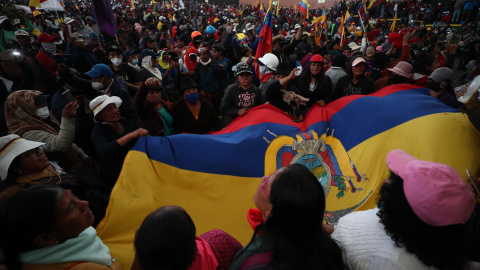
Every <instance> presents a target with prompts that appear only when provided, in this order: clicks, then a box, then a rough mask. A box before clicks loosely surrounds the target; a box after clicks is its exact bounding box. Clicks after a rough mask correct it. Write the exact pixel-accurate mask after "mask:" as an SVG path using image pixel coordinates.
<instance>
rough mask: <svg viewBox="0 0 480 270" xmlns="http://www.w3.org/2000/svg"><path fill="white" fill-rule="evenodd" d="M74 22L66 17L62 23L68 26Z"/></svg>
mask: <svg viewBox="0 0 480 270" xmlns="http://www.w3.org/2000/svg"><path fill="white" fill-rule="evenodd" d="M74 21H75V20H74V19H72V18H70V17H66V18H65V20H64V21H63V22H64V23H65V24H70V23H72V22H74Z"/></svg>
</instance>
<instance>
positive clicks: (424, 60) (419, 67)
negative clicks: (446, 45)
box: [412, 53, 437, 75]
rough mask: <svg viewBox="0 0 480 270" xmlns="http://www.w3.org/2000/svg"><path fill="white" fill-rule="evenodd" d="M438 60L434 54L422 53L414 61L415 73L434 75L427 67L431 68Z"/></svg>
mask: <svg viewBox="0 0 480 270" xmlns="http://www.w3.org/2000/svg"><path fill="white" fill-rule="evenodd" d="M436 59H437V58H436V57H435V55H434V54H433V53H421V54H419V55H417V57H415V59H414V60H413V63H412V66H413V72H419V73H420V72H423V73H425V74H427V75H430V73H432V71H431V70H428V69H427V68H426V66H430V65H431V64H433V63H434V62H435V60H436Z"/></svg>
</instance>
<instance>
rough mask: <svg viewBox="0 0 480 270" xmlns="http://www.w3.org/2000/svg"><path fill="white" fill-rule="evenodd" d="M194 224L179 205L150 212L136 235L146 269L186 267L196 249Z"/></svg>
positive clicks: (173, 269) (141, 260) (138, 250)
mask: <svg viewBox="0 0 480 270" xmlns="http://www.w3.org/2000/svg"><path fill="white" fill-rule="evenodd" d="M195 233H196V229H195V224H194V223H193V221H192V219H191V218H190V216H189V215H188V213H187V212H186V211H185V210H184V209H183V208H181V207H178V206H163V207H160V208H158V209H157V210H156V211H154V212H153V213H151V214H150V215H148V216H147V217H146V218H145V220H144V221H143V223H142V225H141V226H140V228H139V229H138V231H137V233H136V235H135V241H134V244H135V250H136V256H137V258H138V261H139V263H140V265H141V266H142V268H143V269H144V270H153V269H171V270H184V269H187V268H188V266H190V264H191V263H192V261H193V259H194V256H195V252H196V243H195Z"/></svg>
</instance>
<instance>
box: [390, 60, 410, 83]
mask: <svg viewBox="0 0 480 270" xmlns="http://www.w3.org/2000/svg"><path fill="white" fill-rule="evenodd" d="M387 69H388V70H390V71H391V72H393V73H395V74H397V75H400V76H402V77H405V78H409V79H410V78H411V77H412V70H413V66H412V65H411V64H409V63H407V62H405V61H400V62H398V64H396V65H395V67H393V68H387Z"/></svg>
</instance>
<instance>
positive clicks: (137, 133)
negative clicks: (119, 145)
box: [130, 128, 148, 139]
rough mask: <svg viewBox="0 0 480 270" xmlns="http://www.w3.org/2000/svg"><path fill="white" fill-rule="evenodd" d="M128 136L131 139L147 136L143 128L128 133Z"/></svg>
mask: <svg viewBox="0 0 480 270" xmlns="http://www.w3.org/2000/svg"><path fill="white" fill-rule="evenodd" d="M130 136H132V139H137V138H140V137H143V136H148V130H146V129H144V128H139V129H137V130H135V131H132V132H130Z"/></svg>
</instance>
